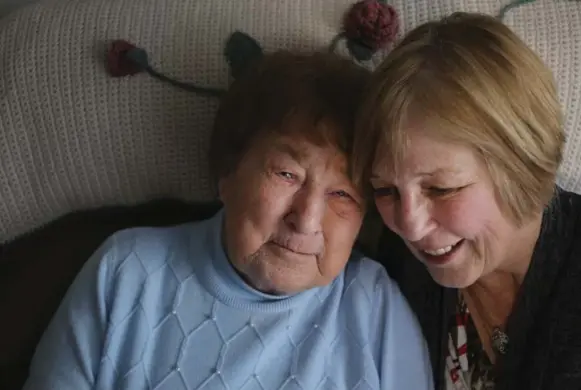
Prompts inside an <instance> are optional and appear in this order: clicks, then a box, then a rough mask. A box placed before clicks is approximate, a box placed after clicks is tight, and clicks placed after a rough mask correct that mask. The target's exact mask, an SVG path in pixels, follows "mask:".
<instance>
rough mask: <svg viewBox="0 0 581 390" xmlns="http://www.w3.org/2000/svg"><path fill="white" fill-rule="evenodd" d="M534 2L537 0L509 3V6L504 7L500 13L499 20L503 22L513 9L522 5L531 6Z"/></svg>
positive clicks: (519, 0) (517, 0)
mask: <svg viewBox="0 0 581 390" xmlns="http://www.w3.org/2000/svg"><path fill="white" fill-rule="evenodd" d="M534 1H535V0H515V1H513V2H512V3H509V4H507V5H505V6H504V7H502V9H501V10H500V12H499V13H498V18H499V19H500V20H502V19H504V17H505V16H506V13H507V12H508V11H510V10H512V9H513V8H517V7H520V6H521V5H526V4H530V3H533V2H534Z"/></svg>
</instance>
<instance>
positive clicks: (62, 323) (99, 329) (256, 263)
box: [25, 53, 433, 390]
mask: <svg viewBox="0 0 581 390" xmlns="http://www.w3.org/2000/svg"><path fill="white" fill-rule="evenodd" d="M368 77H369V74H368V73H367V72H366V71H364V70H363V69H361V68H359V67H357V66H356V65H354V64H352V63H350V62H349V61H347V60H340V59H339V58H337V57H335V56H333V55H326V54H315V55H299V54H289V53H277V54H272V55H268V56H267V57H266V58H265V59H264V60H263V61H261V62H260V64H259V65H257V66H256V67H254V68H253V70H252V71H250V72H248V73H247V74H246V75H245V76H244V77H243V78H241V79H238V80H236V81H235V82H234V84H233V85H232V87H231V89H230V91H229V92H228V94H227V95H226V96H225V97H224V99H223V100H222V102H221V106H220V109H219V111H218V114H217V117H216V121H215V128H214V133H213V137H212V140H211V147H210V165H211V167H212V171H213V173H214V174H215V177H216V179H217V184H218V190H219V196H220V198H221V200H222V202H223V208H221V209H220V210H219V211H218V212H217V213H216V214H215V216H214V217H212V218H211V219H209V220H205V221H197V222H192V223H188V224H185V225H179V226H174V227H170V228H133V229H129V230H125V231H121V232H119V233H117V234H115V235H113V236H112V237H111V238H110V239H108V240H107V241H106V242H105V243H104V244H103V245H102V246H101V247H100V249H98V251H97V252H96V253H95V254H94V256H93V257H92V258H91V259H90V260H89V261H88V262H87V264H86V265H85V267H84V268H83V270H82V271H81V272H80V274H79V275H78V277H77V278H76V280H75V282H74V283H73V285H72V286H71V287H70V290H69V291H68V293H67V295H66V297H65V299H64V301H63V302H62V305H61V306H60V308H59V309H58V311H57V313H56V314H55V316H54V319H53V320H52V322H51V324H50V326H49V328H48V329H47V330H46V333H45V334H44V336H43V338H42V340H41V342H40V345H39V346H38V348H37V351H36V354H35V357H34V360H33V363H32V367H31V372H30V377H29V380H28V382H27V384H26V387H25V388H26V389H29V390H32V389H47V390H48V389H58V390H67V389H70V390H83V389H168V390H179V389H269V390H270V389H309V390H311V389H361V388H365V389H393V390H401V389H413V390H424V389H425V390H428V389H432V388H433V381H432V374H431V372H432V370H431V366H430V362H429V355H428V351H427V347H426V343H425V339H424V338H423V336H422V332H421V328H420V327H419V324H418V323H417V321H416V318H415V317H414V315H413V314H412V311H411V309H410V308H409V306H408V304H407V302H406V300H405V299H404V298H403V296H402V295H401V293H400V291H399V289H398V288H397V286H396V284H395V283H394V282H392V281H391V280H390V279H389V278H388V276H387V273H386V271H385V269H384V268H383V267H382V266H381V265H380V264H378V263H376V262H373V261H371V260H369V259H366V258H364V257H363V256H361V255H359V254H357V253H354V252H352V249H351V248H352V245H353V244H354V241H355V239H356V236H357V234H358V232H359V230H360V227H361V223H362V217H363V214H364V211H365V204H364V201H363V197H362V195H361V191H360V189H359V188H357V187H356V186H354V185H353V183H352V181H351V179H350V177H349V175H348V159H349V156H350V144H351V140H352V138H353V128H354V123H353V122H354V118H355V110H356V108H357V105H358V102H359V101H360V99H361V97H362V92H363V88H364V84H365V81H366V80H367V79H368Z"/></svg>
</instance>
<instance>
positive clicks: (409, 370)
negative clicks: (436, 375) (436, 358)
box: [374, 272, 434, 390]
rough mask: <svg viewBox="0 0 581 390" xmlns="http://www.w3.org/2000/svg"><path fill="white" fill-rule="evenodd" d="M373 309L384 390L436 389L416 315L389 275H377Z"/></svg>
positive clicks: (425, 344) (384, 273)
mask: <svg viewBox="0 0 581 390" xmlns="http://www.w3.org/2000/svg"><path fill="white" fill-rule="evenodd" d="M375 299H376V303H375V305H374V307H375V308H376V309H377V312H376V313H377V317H376V326H375V332H376V340H381V342H378V343H377V344H378V346H381V351H378V354H379V355H380V356H379V361H380V371H381V372H380V376H381V388H382V389H385V390H388V389H389V390H391V389H414V390H432V389H434V382H433V374H432V366H431V363H430V355H429V352H428V348H427V343H426V341H425V338H424V335H423V333H422V330H421V327H420V325H419V323H418V320H417V318H416V316H415V314H414V313H413V312H412V310H411V308H410V306H409V304H408V302H407V300H406V299H405V297H404V296H403V294H402V293H401V291H400V289H399V286H398V285H397V283H395V282H394V281H393V280H392V279H390V278H389V276H388V275H387V273H386V272H381V273H380V274H379V275H378V278H377V283H376V284H375Z"/></svg>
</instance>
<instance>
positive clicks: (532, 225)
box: [483, 213, 543, 285]
mask: <svg viewBox="0 0 581 390" xmlns="http://www.w3.org/2000/svg"><path fill="white" fill-rule="evenodd" d="M542 221H543V215H542V213H539V214H537V215H535V216H534V217H533V218H532V219H530V220H528V221H527V222H526V224H525V225H523V226H522V227H520V228H519V229H518V231H517V234H516V236H515V237H514V239H513V241H514V242H515V243H518V245H514V249H513V250H512V251H510V252H509V253H507V260H506V261H504V262H503V265H502V266H501V267H499V269H498V272H501V273H508V274H510V275H511V276H512V277H513V278H514V280H515V281H516V282H517V283H518V285H521V284H522V282H523V281H524V278H525V276H526V274H527V272H528V270H529V266H530V264H531V260H532V258H533V253H534V251H535V246H536V244H537V240H538V239H539V234H540V232H541V224H542ZM494 273H496V272H493V274H494ZM485 278H486V277H484V278H483V279H485ZM483 282H485V281H484V280H483Z"/></svg>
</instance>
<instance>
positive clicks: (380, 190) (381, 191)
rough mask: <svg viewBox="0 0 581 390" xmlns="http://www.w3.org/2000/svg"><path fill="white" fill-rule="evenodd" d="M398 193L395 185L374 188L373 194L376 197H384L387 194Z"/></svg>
mask: <svg viewBox="0 0 581 390" xmlns="http://www.w3.org/2000/svg"><path fill="white" fill-rule="evenodd" d="M396 193H397V190H396V189H395V188H394V187H377V188H373V196H375V197H376V198H383V197H386V196H393V195H395V194H396Z"/></svg>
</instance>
